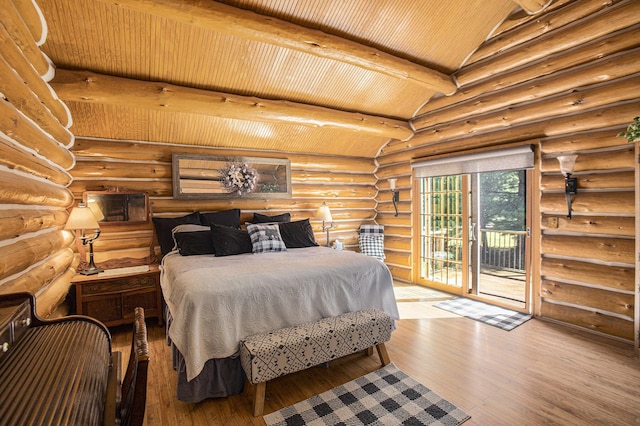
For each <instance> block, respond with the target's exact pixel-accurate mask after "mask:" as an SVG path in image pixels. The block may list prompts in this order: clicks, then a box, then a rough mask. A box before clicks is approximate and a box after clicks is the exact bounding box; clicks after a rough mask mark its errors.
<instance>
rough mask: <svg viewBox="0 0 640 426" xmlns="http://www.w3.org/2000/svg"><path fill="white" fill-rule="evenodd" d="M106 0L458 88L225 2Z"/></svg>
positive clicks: (447, 79) (401, 62) (441, 88)
mask: <svg viewBox="0 0 640 426" xmlns="http://www.w3.org/2000/svg"><path fill="white" fill-rule="evenodd" d="M102 1H103V2H106V3H109V4H111V5H112V6H113V7H121V8H127V9H130V10H135V11H138V12H141V13H150V14H153V15H154V16H158V17H162V18H164V19H168V20H171V21H178V22H182V23H184V24H187V25H196V26H198V27H201V28H205V29H208V30H211V31H216V32H224V33H227V34H231V35H234V36H237V37H242V38H245V39H249V40H254V41H258V42H261V43H269V44H272V45H274V46H278V47H282V48H285V49H291V50H296V51H299V52H303V53H307V54H310V55H314V56H317V57H322V58H326V59H332V60H335V61H339V62H343V63H348V64H351V65H354V66H357V67H360V68H363V69H366V70H369V71H373V72H379V73H383V74H386V75H389V76H392V77H395V78H399V79H403V80H407V81H411V82H413V83H416V84H419V85H421V86H423V87H426V88H428V89H430V90H435V91H438V92H441V93H443V94H445V95H450V94H452V93H454V92H455V91H456V90H457V85H456V83H455V82H454V80H453V78H452V77H451V76H449V75H447V74H444V73H442V72H440V71H436V70H434V69H431V68H427V67H425V66H422V65H418V64H416V63H414V62H411V61H409V60H406V59H402V58H398V57H396V56H393V55H391V54H388V53H385V52H382V51H381V50H378V49H375V48H373V47H370V46H366V45H363V44H360V43H357V42H355V41H351V40H347V39H344V38H341V37H338V36H335V35H331V34H327V33H325V32H322V31H319V30H315V29H311V28H307V27H303V26H300V25H297V24H293V23H291V22H288V21H284V20H281V19H277V18H274V17H270V16H265V15H260V14H257V13H255V12H252V11H249V10H244V9H239V8H236V7H233V6H228V5H226V4H223V3H219V2H215V1H206V2H205V1H199V0H189V1H182V2H176V1H174V0H102ZM520 1H523V2H524V1H527V0H520ZM528 1H535V0H528Z"/></svg>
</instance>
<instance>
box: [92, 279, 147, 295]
mask: <svg viewBox="0 0 640 426" xmlns="http://www.w3.org/2000/svg"><path fill="white" fill-rule="evenodd" d="M156 281H157V278H156V276H155V275H142V276H131V277H123V278H111V279H103V280H101V281H98V282H92V283H85V284H83V285H82V286H81V289H82V295H83V296H89V295H93V294H105V293H120V292H123V291H131V290H136V289H142V288H155V287H156Z"/></svg>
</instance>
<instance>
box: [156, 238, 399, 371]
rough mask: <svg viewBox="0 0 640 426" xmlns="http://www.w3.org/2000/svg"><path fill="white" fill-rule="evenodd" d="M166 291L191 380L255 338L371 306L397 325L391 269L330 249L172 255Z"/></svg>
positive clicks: (166, 263)
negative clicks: (209, 362)
mask: <svg viewBox="0 0 640 426" xmlns="http://www.w3.org/2000/svg"><path fill="white" fill-rule="evenodd" d="M161 285H162V292H163V295H164V297H165V301H166V303H167V306H168V307H169V309H170V311H171V313H172V315H173V322H172V324H171V327H170V328H169V337H170V338H171V341H172V342H173V344H174V345H175V346H176V347H177V348H178V350H179V351H180V353H181V354H182V355H183V356H184V358H185V363H186V372H187V380H192V379H193V378H194V377H196V376H198V374H200V372H201V371H202V369H203V367H204V365H205V363H206V362H207V360H209V359H213V358H226V357H229V356H232V355H234V354H235V353H237V351H238V348H239V342H240V340H241V339H243V338H244V337H247V336H250V335H252V334H256V333H261V332H265V331H271V330H275V329H279V328H283V327H288V326H291V325H296V324H301V323H304V322H309V321H315V320H318V319H321V318H325V317H329V316H335V315H340V314H343V313H346V312H351V311H357V310H360V309H366V308H377V309H380V310H382V311H384V312H386V313H387V314H389V315H390V316H391V317H392V318H394V319H398V308H397V305H396V301H395V297H394V293H393V285H392V277H391V273H390V272H389V269H388V268H387V266H386V265H385V264H384V263H383V262H381V261H379V260H377V259H375V258H372V257H368V256H365V255H362V254H360V253H355V252H351V251H339V250H333V249H330V248H327V247H308V248H299V249H290V250H288V251H286V252H277V253H262V254H255V255H252V254H243V255H237V256H227V257H215V256H213V255H201V256H180V255H179V254H178V253H177V252H172V253H170V254H168V255H167V256H165V257H164V259H163V262H162V276H161Z"/></svg>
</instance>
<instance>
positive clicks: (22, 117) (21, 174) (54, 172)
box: [0, 2, 77, 317]
mask: <svg viewBox="0 0 640 426" xmlns="http://www.w3.org/2000/svg"><path fill="white" fill-rule="evenodd" d="M36 7H37V6H36V5H35V4H34V3H33V2H21V3H20V6H19V8H17V7H16V5H15V4H14V3H12V2H4V3H3V10H2V13H1V14H0V24H1V25H0V41H1V43H0V94H1V95H2V96H1V97H0V293H1V294H5V293H12V292H18V291H29V292H31V293H34V294H35V295H36V298H37V304H36V306H37V309H38V313H39V314H40V315H41V316H43V317H48V316H50V315H51V314H52V313H53V312H54V311H55V310H56V308H57V307H58V305H60V303H61V302H62V301H63V300H64V298H65V297H66V295H67V292H68V290H69V286H70V284H69V281H70V279H71V277H72V276H73V275H74V274H75V269H74V268H73V265H74V264H75V263H77V257H76V256H74V252H73V250H72V249H71V248H70V247H72V246H73V242H74V236H73V234H72V233H70V232H68V231H65V230H63V227H64V224H65V222H66V220H67V216H68V213H67V208H69V207H71V205H72V203H73V195H72V194H71V192H70V191H69V189H68V188H67V186H68V185H69V183H70V182H71V180H72V178H71V175H70V174H69V172H68V171H67V169H68V168H70V167H72V166H73V164H74V159H73V155H72V154H71V153H70V151H69V149H68V147H69V146H71V145H72V144H73V140H74V137H73V135H72V134H71V132H70V131H69V129H68V128H69V126H70V125H71V116H70V114H69V110H68V109H67V107H66V105H64V103H62V102H61V101H60V100H59V99H58V98H57V97H56V96H55V94H54V92H53V91H52V90H51V87H50V86H49V83H48V82H49V81H50V80H51V78H52V77H53V65H52V64H51V61H49V60H48V58H47V57H46V56H45V55H44V54H43V53H42V52H41V51H40V48H39V46H40V45H41V44H42V43H44V39H43V34H46V24H45V22H43V21H42V20H40V18H38V19H33V18H34V17H39V16H41V14H40V13H39V11H38V10H37V9H36ZM74 262H75V263H74ZM64 313H65V312H58V313H57V314H64Z"/></svg>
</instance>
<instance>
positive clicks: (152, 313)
mask: <svg viewBox="0 0 640 426" xmlns="http://www.w3.org/2000/svg"><path fill="white" fill-rule="evenodd" d="M71 282H72V284H73V285H74V286H75V295H76V313H77V314H80V315H88V316H90V317H93V318H96V319H98V320H100V321H102V322H103V323H104V324H105V325H107V326H114V325H120V324H126V323H131V322H133V319H134V309H135V308H136V307H137V306H140V307H142V308H144V310H145V317H147V318H151V317H156V318H158V322H160V323H162V294H161V290H160V270H159V268H158V265H151V266H150V267H149V271H146V272H136V273H129V274H123V275H112V276H101V275H100V274H98V275H90V276H82V275H76V276H75V277H74V278H73V279H72V280H71Z"/></svg>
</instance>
